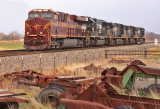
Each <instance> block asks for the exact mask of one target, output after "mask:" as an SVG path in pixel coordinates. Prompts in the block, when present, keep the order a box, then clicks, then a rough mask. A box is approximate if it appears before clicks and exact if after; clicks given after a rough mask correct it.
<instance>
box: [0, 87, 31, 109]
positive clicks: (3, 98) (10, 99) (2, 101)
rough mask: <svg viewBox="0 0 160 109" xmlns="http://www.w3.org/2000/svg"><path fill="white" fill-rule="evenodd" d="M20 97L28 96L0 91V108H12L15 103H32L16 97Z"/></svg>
mask: <svg viewBox="0 0 160 109" xmlns="http://www.w3.org/2000/svg"><path fill="white" fill-rule="evenodd" d="M20 95H26V94H25V93H13V92H11V91H8V90H4V89H0V108H1V109H3V108H6V107H8V108H9V106H11V105H12V104H13V103H29V102H30V101H29V100H27V99H24V98H18V97H16V96H20ZM8 105H9V106H8ZM16 105H18V104H16Z"/></svg>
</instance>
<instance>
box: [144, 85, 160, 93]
mask: <svg viewBox="0 0 160 109" xmlns="http://www.w3.org/2000/svg"><path fill="white" fill-rule="evenodd" d="M152 92H153V93H158V94H160V84H152V85H150V86H148V87H147V88H146V90H145V95H149V94H151V93H152Z"/></svg>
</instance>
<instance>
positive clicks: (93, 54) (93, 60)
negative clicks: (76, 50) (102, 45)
mask: <svg viewBox="0 0 160 109" xmlns="http://www.w3.org/2000/svg"><path fill="white" fill-rule="evenodd" d="M93 61H94V50H93Z"/></svg>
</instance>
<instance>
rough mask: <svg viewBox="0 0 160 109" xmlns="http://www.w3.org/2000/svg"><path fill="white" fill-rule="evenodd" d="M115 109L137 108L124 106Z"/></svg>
mask: <svg viewBox="0 0 160 109" xmlns="http://www.w3.org/2000/svg"><path fill="white" fill-rule="evenodd" d="M114 109H135V108H133V107H131V106H125V105H122V106H118V107H116V108H114Z"/></svg>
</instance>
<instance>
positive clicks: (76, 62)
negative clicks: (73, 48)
mask: <svg viewBox="0 0 160 109" xmlns="http://www.w3.org/2000/svg"><path fill="white" fill-rule="evenodd" d="M76 63H77V52H76Z"/></svg>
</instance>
